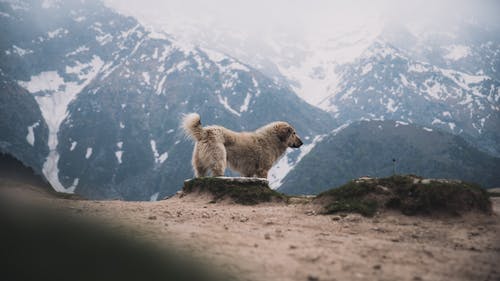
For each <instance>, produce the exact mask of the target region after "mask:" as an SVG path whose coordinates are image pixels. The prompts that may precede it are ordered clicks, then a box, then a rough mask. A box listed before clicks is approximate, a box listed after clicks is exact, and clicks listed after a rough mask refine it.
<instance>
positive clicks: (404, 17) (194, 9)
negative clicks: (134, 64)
mask: <svg viewBox="0 0 500 281" xmlns="http://www.w3.org/2000/svg"><path fill="white" fill-rule="evenodd" d="M104 1H105V2H106V3H107V4H108V5H109V6H111V7H113V8H115V9H117V10H118V11H120V12H122V13H125V14H128V15H132V16H134V17H137V18H139V20H141V21H142V22H143V23H145V24H148V23H150V24H158V23H161V22H163V23H164V24H168V23H169V22H172V20H176V21H187V22H198V23H202V24H207V25H214V24H215V25H214V26H225V27H233V28H235V29H243V30H245V31H247V32H260V31H262V30H268V29H275V30H286V31H287V32H304V31H305V32H315V31H321V30H327V29H330V30H331V29H332V28H333V29H343V30H345V29H350V28H351V29H352V28H356V27H358V26H360V25H363V24H370V23H372V22H375V21H379V20H380V19H381V18H382V19H383V20H385V21H389V20H396V21H399V22H403V23H411V22H412V21H415V20H419V21H421V20H428V21H432V22H434V23H438V24H439V25H445V26H446V25H451V24H453V20H454V19H457V18H462V19H464V18H473V17H475V18H476V19H489V20H490V21H492V22H496V23H497V24H498V22H499V21H500V20H499V19H498V16H497V13H498V11H500V1H496V0H480V1H474V0H433V1H431V0H418V1H417V0H415V1H398V0H371V1H369V0H350V1H348V0H272V1H268V0H252V1H248V0H212V1H206V0H127V1H123V0H104ZM173 18H175V19H173Z"/></svg>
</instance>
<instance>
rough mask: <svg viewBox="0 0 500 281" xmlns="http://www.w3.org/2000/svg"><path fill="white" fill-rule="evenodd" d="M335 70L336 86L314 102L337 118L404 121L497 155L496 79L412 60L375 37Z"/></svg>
mask: <svg viewBox="0 0 500 281" xmlns="http://www.w3.org/2000/svg"><path fill="white" fill-rule="evenodd" d="M339 71H340V73H341V77H342V78H341V82H340V83H339V85H338V87H337V89H336V90H335V91H334V92H332V94H331V95H330V96H329V97H328V98H326V99H324V100H323V101H322V102H321V103H320V104H319V105H320V106H321V107H322V108H325V109H326V110H329V111H331V112H334V113H335V117H336V118H338V119H339V120H341V122H342V123H343V122H351V121H355V120H359V119H374V118H375V119H392V120H404V121H406V122H409V123H416V124H420V125H423V126H428V127H435V128H439V129H441V130H445V131H448V132H451V133H453V134H458V135H462V136H463V137H464V138H466V139H467V140H469V141H470V142H471V143H473V144H474V145H476V146H478V147H480V148H481V149H482V150H484V151H487V152H489V153H491V154H493V155H499V153H500V146H499V144H500V133H499V132H500V107H499V106H498V105H499V101H500V82H499V81H497V80H495V79H493V78H490V77H489V76H485V75H470V74H467V73H464V72H460V71H455V70H451V69H444V68H439V67H436V66H433V65H430V64H427V63H423V62H419V61H416V60H414V59H412V58H411V57H409V56H408V55H407V54H405V53H404V52H403V51H402V50H400V49H397V48H395V47H394V46H392V45H390V44H388V43H386V42H385V41H381V40H379V41H376V42H375V43H374V44H373V45H372V46H371V47H370V48H368V49H367V50H366V51H365V52H364V53H363V55H362V56H361V57H360V58H359V59H357V60H356V61H355V62H354V63H352V64H347V65H344V66H342V67H341V68H340V70H339Z"/></svg>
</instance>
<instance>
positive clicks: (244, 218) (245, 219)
mask: <svg viewBox="0 0 500 281" xmlns="http://www.w3.org/2000/svg"><path fill="white" fill-rule="evenodd" d="M247 221H248V218H247V217H241V218H240V222H247Z"/></svg>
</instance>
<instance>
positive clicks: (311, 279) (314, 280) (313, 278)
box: [307, 275, 319, 281]
mask: <svg viewBox="0 0 500 281" xmlns="http://www.w3.org/2000/svg"><path fill="white" fill-rule="evenodd" d="M307 281H319V278H318V277H317V276H314V275H309V276H307Z"/></svg>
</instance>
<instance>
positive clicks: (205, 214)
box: [201, 212, 210, 219]
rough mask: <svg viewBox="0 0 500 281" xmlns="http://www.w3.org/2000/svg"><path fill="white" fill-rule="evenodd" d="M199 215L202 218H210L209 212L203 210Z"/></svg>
mask: <svg viewBox="0 0 500 281" xmlns="http://www.w3.org/2000/svg"><path fill="white" fill-rule="evenodd" d="M201 217H202V218H204V219H209V218H210V214H209V213H207V212H203V213H202V214H201Z"/></svg>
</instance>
